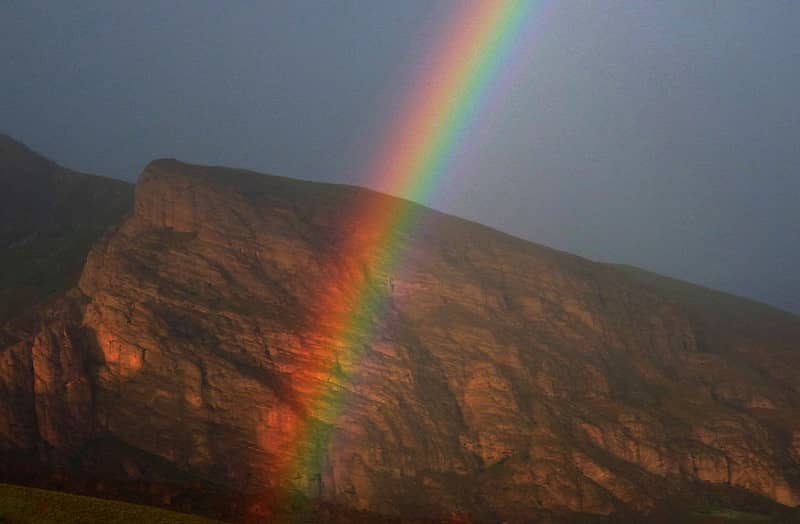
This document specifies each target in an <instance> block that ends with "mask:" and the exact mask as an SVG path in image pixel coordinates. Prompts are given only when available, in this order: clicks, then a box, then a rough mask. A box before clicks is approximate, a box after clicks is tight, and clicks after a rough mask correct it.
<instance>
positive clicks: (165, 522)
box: [0, 484, 218, 524]
mask: <svg viewBox="0 0 800 524" xmlns="http://www.w3.org/2000/svg"><path fill="white" fill-rule="evenodd" d="M67 522H69V523H74V524H90V523H97V522H105V523H109V524H123V523H130V522H142V523H144V522H147V523H152V524H172V523H176V524H212V523H214V522H218V521H214V520H210V519H206V518H203V517H198V516H196V515H187V514H184V513H176V512H174V511H168V510H164V509H159V508H151V507H148V506H139V505H136V504H129V503H127V502H118V501H113V500H104V499H98V498H93V497H84V496H80V495H71V494H68V493H60V492H57V491H46V490H42V489H35V488H28V487H24V486H11V485H8V484H0V523H2V524H62V523H67Z"/></svg>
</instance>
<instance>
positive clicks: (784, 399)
mask: <svg viewBox="0 0 800 524" xmlns="http://www.w3.org/2000/svg"><path fill="white" fill-rule="evenodd" d="M368 200H372V201H375V202H378V203H380V202H382V201H386V202H387V203H391V202H396V201H394V200H393V199H391V198H390V197H387V196H383V195H379V194H375V193H371V192H368V191H364V190H360V189H357V188H352V187H344V186H330V185H322V184H312V183H306V182H299V181H295V180H289V179H282V178H277V177H268V176H264V175H256V174H253V173H248V172H243V171H236V170H229V169H220V168H205V167H196V166H190V165H186V164H182V163H179V162H176V161H168V160H162V161H156V162H154V163H151V164H150V165H149V166H148V167H147V169H146V170H145V172H144V173H143V175H142V177H141V179H140V181H139V184H138V186H137V190H136V203H135V210H134V213H133V215H132V216H131V217H130V218H129V219H128V220H127V221H126V222H125V223H124V224H123V225H122V226H121V227H120V228H119V229H118V230H116V231H114V232H113V233H111V234H108V235H106V237H104V239H103V240H102V241H101V242H99V243H98V244H96V245H95V247H94V249H93V250H92V252H91V254H90V256H89V259H88V261H87V263H86V266H85V268H84V271H83V275H82V277H81V280H80V284H79V292H75V293H73V295H72V296H70V297H68V298H66V299H64V300H63V301H62V303H59V304H57V305H56V306H54V308H53V309H51V310H50V313H49V317H48V318H45V319H44V321H43V322H42V327H41V328H37V329H35V330H33V331H34V334H33V335H31V336H30V337H28V338H25V337H18V338H17V339H15V341H14V343H13V344H8V345H7V347H5V348H4V349H2V350H0V401H1V402H2V405H4V406H7V408H6V409H4V410H3V412H2V413H0V446H2V449H3V450H5V451H6V452H16V451H19V450H22V451H24V452H26V453H31V454H38V456H41V457H43V458H42V460H44V461H45V462H47V463H49V464H55V463H59V464H68V465H69V464H77V463H79V462H80V460H83V459H82V458H80V457H86V456H87V455H91V454H92V453H93V452H94V451H93V450H94V449H95V447H96V442H98V441H99V440H103V441H104V442H106V441H108V440H109V439H113V440H114V441H115V442H119V443H123V444H124V447H125V449H127V450H136V453H140V454H141V456H147V457H151V458H155V459H157V460H158V461H161V462H162V463H164V464H168V465H169V466H170V467H173V468H175V470H176V471H179V472H180V474H182V475H185V476H186V477H187V478H193V479H200V480H203V481H209V482H213V483H215V484H217V485H221V486H224V487H225V488H226V489H229V490H231V491H234V492H249V493H258V492H261V491H268V490H270V489H278V488H291V489H295V490H298V491H300V492H302V493H304V494H305V495H307V496H309V497H318V498H320V499H322V500H324V501H328V502H331V503H334V504H337V505H339V506H343V507H350V508H355V509H361V510H368V511H370V512H374V513H381V514H386V515H405V516H417V515H424V516H430V517H435V518H448V517H452V518H456V517H457V516H464V515H472V516H473V517H474V518H476V519H478V520H485V521H500V520H508V521H530V520H535V519H537V518H543V519H544V518H550V519H552V520H554V521H558V519H561V518H567V517H568V516H569V515H573V516H574V515H576V514H595V515H609V514H612V513H614V512H635V513H646V512H648V511H650V510H651V509H653V508H655V507H657V506H659V505H660V504H662V503H664V501H666V500H672V499H674V500H688V501H692V500H694V499H693V497H699V496H700V493H701V491H702V490H703V489H705V488H704V486H706V487H714V489H722V490H731V492H749V493H751V494H755V495H758V496H761V497H763V498H765V499H770V500H772V501H775V502H777V503H780V504H783V505H788V506H797V505H800V475H799V474H798V468H800V444H798V443H800V389H799V387H798V382H797V380H796V379H797V370H798V369H800V347H799V346H800V320H799V319H797V318H796V317H793V316H791V315H788V314H785V313H782V312H779V311H776V310H772V309H770V308H768V307H766V306H761V305H758V304H753V303H749V302H747V301H744V300H742V299H736V298H733V297H729V296H726V295H722V294H717V293H714V292H711V291H709V290H703V289H701V288H697V287H694V286H689V285H686V284H682V283H677V282H673V281H669V280H668V279H664V278H662V277H657V276H655V275H649V274H646V273H644V272H640V271H638V270H633V269H629V268H617V267H611V266H606V265H602V264H597V263H593V262H590V261H587V260H584V259H581V258H578V257H574V256H571V255H568V254H565V253H560V252H557V251H553V250H550V249H547V248H544V247H541V246H537V245H534V244H531V243H528V242H525V241H522V240H519V239H516V238H513V237H510V236H507V235H504V234H502V233H499V232H497V231H494V230H491V229H488V228H485V227H482V226H480V225H477V224H474V223H470V222H467V221H464V220H460V219H457V218H454V217H450V216H446V215H442V214H439V213H435V212H433V211H430V210H427V209H424V208H421V207H418V206H412V205H411V204H405V205H404V206H405V207H404V209H406V210H407V209H408V206H412V207H411V209H412V212H413V213H415V214H416V216H419V217H421V218H420V227H419V229H418V232H419V234H417V235H415V236H414V237H413V238H407V239H405V240H403V243H402V249H401V252H400V254H399V255H398V256H399V257H402V260H403V261H404V262H403V263H402V264H400V265H399V266H397V270H396V271H393V272H392V273H391V274H383V273H380V272H373V273H371V272H370V266H369V264H365V263H364V261H363V260H361V259H359V258H355V259H353V258H352V257H350V256H349V254H348V253H341V252H338V251H337V247H338V246H341V245H343V242H342V239H343V238H352V237H353V236H354V235H358V234H359V232H360V231H364V230H365V228H363V225H360V224H357V223H354V222H352V220H351V219H349V218H348V217H350V216H352V215H350V214H349V213H348V210H349V209H351V208H352V207H353V206H356V205H361V204H363V202H364V201H368ZM378 207H379V208H380V206H378ZM388 207H390V206H388ZM388 207H387V208H388ZM367 230H368V229H367ZM376 241H377V239H375V238H372V237H370V236H369V235H368V234H366V235H365V238H364V239H363V243H364V244H365V245H369V244H370V243H371V242H372V243H374V242H376ZM362 264H365V265H362ZM353 272H362V273H363V274H364V275H365V276H364V277H363V278H364V279H365V281H366V282H367V283H368V284H369V285H370V286H371V287H372V288H374V290H375V293H377V294H378V295H379V296H382V297H383V299H382V300H381V301H380V304H381V307H380V308H379V309H376V310H375V311H371V312H370V314H369V315H367V316H368V317H369V318H367V319H366V320H365V321H364V322H359V323H358V324H357V325H358V326H361V328H362V329H364V330H369V331H370V333H371V334H372V335H371V336H370V337H369V338H367V339H364V340H365V342H364V347H362V348H360V349H359V350H358V351H357V352H356V353H357V358H356V357H353V356H352V355H353V352H352V351H348V350H347V348H341V352H340V353H337V352H336V351H333V352H332V351H331V348H330V345H331V344H332V343H334V342H335V341H333V340H332V339H331V338H330V337H329V336H327V335H325V333H329V330H325V329H320V326H319V325H317V324H318V323H319V322H321V321H322V320H320V319H325V318H327V317H326V315H325V311H324V309H325V308H326V307H329V305H330V304H331V303H332V302H331V301H332V299H331V298H330V297H328V296H321V294H335V293H339V292H340V293H341V299H342V300H347V299H348V297H349V295H348V290H347V289H341V290H338V289H337V287H336V285H335V283H336V282H343V283H344V282H348V281H350V280H349V279H350V278H351V277H350V276H349V275H351V274H352V273H353ZM332 282H333V283H334V284H331V283H332ZM337 297H338V295H337ZM356 339H357V340H361V339H358V338H357V337H356ZM320 355H328V356H330V355H334V357H333V358H332V366H330V370H331V371H330V372H328V373H320V372H319V369H320V366H319V365H318V364H315V362H313V360H314V359H315V358H320ZM318 391H328V392H331V394H330V398H329V399H328V398H327V397H325V398H323V399H322V400H321V401H318V402H316V403H310V402H309V399H310V398H311V397H312V396H314V395H315V392H318ZM317 396H318V395H317ZM298 427H301V428H309V429H308V430H307V431H304V432H298V430H297V428H298ZM298 435H302V438H300V439H298ZM43 450H44V451H43ZM137 456H139V455H136V454H135V453H134V454H131V453H128V454H126V455H125V456H124V457H123V456H122V455H113V454H112V456H111V458H110V459H109V460H111V461H113V460H118V461H119V462H120V464H122V463H124V467H123V468H122V469H124V471H125V472H126V475H128V477H129V478H131V479H134V480H136V479H138V480H147V479H148V478H150V477H152V476H153V475H155V474H154V473H152V471H149V470H148V467H146V466H143V465H142V462H141V461H137V460H138V459H136V457H137ZM114 457H116V458H114ZM312 457H323V459H321V460H317V459H312ZM287 472H291V473H290V474H287ZM148 475H149V476H150V477H149V476H148ZM256 506H258V505H256ZM262 509H263V508H262ZM459 518H460V517H459Z"/></svg>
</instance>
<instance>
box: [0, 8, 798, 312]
mask: <svg viewBox="0 0 800 524" xmlns="http://www.w3.org/2000/svg"><path fill="white" fill-rule="evenodd" d="M165 5H166V7H165ZM458 5H459V4H458V2H445V3H437V4H434V5H433V6H432V4H431V3H430V2H427V1H426V2H361V1H358V2H270V3H264V2H257V3H256V2H254V3H246V2H199V1H185V2H168V3H161V2H150V3H140V2H108V1H97V2H80V3H66V2H39V3H34V2H27V1H25V2H22V1H20V2H15V1H11V2H8V1H6V2H3V3H0V49H2V50H3V55H4V63H3V67H2V69H0V84H1V85H2V86H3V93H2V96H1V97H0V129H1V130H3V131H5V132H7V133H10V134H12V135H14V136H15V137H17V138H19V139H20V140H22V141H24V142H26V143H27V144H28V145H30V146H31V147H33V148H34V149H37V150H39V151H41V152H43V153H44V154H46V155H48V156H50V157H51V158H53V159H55V160H57V161H59V162H61V163H63V164H65V165H68V166H70V167H73V168H76V169H80V170H83V171H89V172H95V173H99V174H106V175H110V176H116V177H119V178H125V179H128V180H132V179H134V178H135V176H136V174H137V173H138V171H139V170H140V169H141V167H142V166H143V165H144V164H145V163H146V162H147V161H148V160H150V159H152V158H155V157H163V156H168V157H177V158H180V159H184V160H187V161H193V162H198V163H213V164H223V165H232V166H242V167H247V168H251V169H256V170H261V171H268V172H273V173H277V174H283V175H288V176H296V177H301V178H310V179H316V180H326V181H337V182H353V183H367V184H369V183H370V180H369V175H368V174H365V173H364V168H365V165H366V163H367V161H368V160H369V158H370V155H371V154H372V153H373V152H374V150H375V148H376V147H378V146H379V145H380V140H381V138H382V137H383V136H384V134H385V130H386V126H387V125H388V124H389V122H390V121H391V116H392V115H391V111H392V108H394V107H396V106H397V103H398V101H399V100H402V99H403V98H404V96H405V92H406V90H407V89H408V87H409V86H410V83H409V82H410V78H411V74H412V72H413V70H414V66H415V64H416V63H417V62H418V61H419V60H420V58H421V57H422V56H423V55H424V53H425V52H426V50H427V49H428V48H429V47H430V46H431V45H433V43H434V42H436V36H437V34H436V31H437V27H439V26H440V22H441V21H442V20H443V19H444V17H446V16H447V15H448V14H449V13H451V12H452V11H453V10H454V9H457V8H458ZM535 16H536V17H537V19H536V26H535V34H534V35H533V37H532V38H530V39H528V40H525V42H526V44H525V45H526V46H529V47H530V48H529V49H524V50H523V51H524V52H522V53H519V54H518V55H517V56H518V59H517V61H515V62H513V63H510V64H509V66H508V67H509V68H516V69H515V70H514V71H513V73H514V75H515V77H514V78H515V84H514V85H513V86H512V87H510V88H509V87H506V88H504V89H497V90H496V92H494V93H493V92H490V93H489V96H490V102H491V104H492V111H491V112H490V113H486V114H483V115H482V116H480V117H479V120H478V122H476V126H475V127H474V128H473V129H472V130H471V132H470V133H469V134H468V136H467V137H466V139H465V142H464V146H465V147H464V150H463V152H462V154H461V155H460V157H459V158H458V160H457V161H456V162H455V163H454V165H453V166H452V168H453V170H454V171H453V173H452V174H451V176H450V177H449V178H448V180H449V181H450V183H449V184H448V185H447V187H446V188H445V189H443V190H442V191H441V192H440V193H439V195H438V196H437V199H436V200H435V201H434V202H432V204H433V205H434V207H440V208H443V209H445V210H447V211H450V212H453V213H456V214H459V215H463V216H466V217H468V218H472V219H475V220H478V221H480V222H484V223H487V224H489V225H493V226H496V227H499V228H500V229H503V230H506V231H509V232H512V233H514V234H517V235H520V236H523V237H525V238H529V239H532V240H534V241H537V242H542V243H545V244H548V245H551V246H553V247H557V248H560V249H565V250H568V251H573V252H576V253H579V254H582V255H585V256H589V257H591V258H596V259H601V260H609V261H617V262H626V263H632V264H636V265H640V266H643V267H646V268H649V269H653V270H656V271H659V272H662V273H666V274H669V275H673V276H676V277H679V278H683V279H687V280H690V281H694V282H699V283H702V284H706V285H709V286H712V287H717V288H720V289H724V290H728V291H732V292H735V293H739V294H743V295H746V296H752V297H755V298H758V299H760V300H764V301H766V302H769V303H773V304H776V305H779V306H781V307H784V308H789V309H792V310H793V311H795V312H800V278H797V276H796V268H797V266H798V264H799V263H800V226H798V224H800V206H799V205H798V204H800V104H799V103H798V98H797V93H799V92H800V67H798V65H797V64H800V43H799V41H798V35H797V27H798V24H800V4H798V3H796V2H734V1H729V2H697V1H695V0H692V1H686V2H678V1H676V2H669V3H661V2H658V3H656V2H607V3H606V2H558V3H555V2H553V3H544V4H542V5H541V7H540V8H539V9H538V11H537V14H536V15H535ZM519 57H522V58H519ZM491 96H495V97H496V98H494V99H492V98H491Z"/></svg>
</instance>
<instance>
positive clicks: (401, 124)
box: [279, 0, 533, 484]
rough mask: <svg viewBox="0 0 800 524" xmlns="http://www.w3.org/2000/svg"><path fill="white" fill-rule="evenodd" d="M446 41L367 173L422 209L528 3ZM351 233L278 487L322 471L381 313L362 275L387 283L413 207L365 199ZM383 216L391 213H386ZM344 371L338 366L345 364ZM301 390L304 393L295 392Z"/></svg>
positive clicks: (479, 5)
mask: <svg viewBox="0 0 800 524" xmlns="http://www.w3.org/2000/svg"><path fill="white" fill-rule="evenodd" d="M459 5H463V7H464V10H463V12H461V13H459V15H458V16H456V17H454V19H453V20H452V21H451V23H450V24H449V26H448V27H447V28H446V30H445V31H444V33H443V38H442V41H441V45H440V46H439V47H437V48H436V49H435V52H434V53H433V54H432V55H431V56H430V57H429V61H428V63H427V64H426V65H425V66H424V67H423V68H422V70H421V72H420V74H419V76H418V78H417V81H416V85H415V87H414V88H413V89H412V90H411V92H410V94H411V97H410V99H409V100H408V102H407V106H406V107H405V110H404V111H402V112H401V113H400V115H401V118H400V119H399V121H398V122H397V123H396V124H395V125H394V126H392V128H391V129H392V132H391V133H390V136H389V138H388V140H387V141H386V147H385V148H384V152H383V153H382V155H381V156H380V157H379V159H378V162H377V165H376V166H373V169H372V170H371V171H370V172H371V173H374V175H373V176H375V177H379V179H380V182H381V186H382V187H383V188H385V189H386V190H387V191H388V192H389V193H392V194H395V195H401V196H404V197H406V198H408V199H410V200H413V201H417V202H426V201H428V199H429V198H430V196H431V194H432V192H433V191H434V190H435V189H436V182H437V181H438V180H439V179H440V178H441V176H442V175H443V173H444V170H445V169H446V167H447V165H448V162H449V161H450V159H451V157H452V155H453V154H454V153H455V152H456V151H457V149H458V147H457V146H458V145H459V141H460V140H461V138H462V136H463V135H464V133H465V132H466V131H468V129H469V125H470V123H471V122H472V121H473V120H474V117H475V116H476V113H477V112H478V110H479V109H480V107H481V103H482V102H483V99H484V98H485V96H486V94H487V91H488V90H489V89H490V87H491V85H490V84H491V82H492V80H493V79H494V78H495V76H496V73H497V72H498V70H499V69H500V68H501V67H502V66H503V63H504V59H505V57H507V56H508V53H509V50H510V49H511V48H512V47H513V45H514V44H515V42H516V40H517V38H518V36H519V34H520V31H521V28H522V26H523V22H524V21H525V19H526V15H527V14H528V13H529V12H530V11H531V9H532V7H533V2H531V1H527V0H519V1H517V0H509V1H501V0H498V1H494V0H471V1H467V2H464V3H463V4H459ZM365 200H366V201H367V203H366V204H364V205H363V207H361V208H359V209H356V210H354V214H353V217H352V218H353V220H352V221H351V222H350V223H353V224H362V228H361V229H360V230H359V231H357V232H355V233H354V234H353V235H352V237H351V238H348V239H347V241H346V242H345V243H344V245H342V246H340V248H339V250H340V252H341V253H346V254H347V258H348V259H349V260H350V261H349V262H347V264H348V267H352V268H353V269H352V270H351V271H347V275H348V276H347V277H346V278H345V279H344V281H342V280H338V281H337V282H330V283H328V284H327V285H326V286H325V289H322V290H320V296H321V301H322V303H321V307H320V310H321V311H325V313H324V314H321V316H320V318H318V319H315V322H314V325H315V326H317V328H316V331H315V332H314V333H313V334H311V336H313V338H314V339H315V340H322V341H326V342H327V343H326V344H323V345H324V346H325V348H326V349H324V350H317V352H316V354H313V355H310V358H309V367H308V369H304V370H303V375H304V378H302V379H298V383H307V384H308V387H307V388H306V391H304V392H303V393H302V395H301V396H302V399H299V400H300V401H301V403H302V405H303V406H304V407H305V408H306V409H305V410H306V412H307V419H306V420H304V421H302V422H300V423H299V424H298V426H297V427H294V428H291V433H292V437H293V438H290V439H289V442H290V443H291V445H292V446H294V450H293V452H292V451H291V450H290V453H289V456H293V457H295V459H294V461H293V462H292V463H291V464H287V465H286V467H285V471H281V472H280V474H279V479H280V480H281V481H282V482H288V483H290V484H291V483H296V482H297V481H303V480H308V479H310V478H313V477H314V476H315V475H318V474H319V472H320V471H322V468H323V466H324V460H325V457H326V455H327V444H328V439H329V436H330V435H329V433H330V431H331V426H332V423H333V422H334V421H336V420H337V419H338V418H339V416H340V415H341V413H342V410H343V409H344V407H345V400H346V398H345V397H346V394H347V388H345V387H342V385H343V384H347V383H348V381H349V376H348V375H347V373H346V372H344V371H343V369H345V368H347V369H352V368H353V367H354V365H355V364H357V363H358V362H359V360H360V358H361V356H362V353H363V351H364V347H365V346H366V345H367V344H368V343H369V341H370V339H371V337H372V335H373V329H372V327H371V322H372V321H373V320H374V319H375V318H380V316H381V313H382V309H383V308H385V307H386V300H385V294H384V293H383V292H381V291H380V290H378V289H376V288H375V286H374V284H373V282H374V281H375V279H374V278H370V277H368V276H367V275H365V274H364V272H363V270H362V269H363V268H364V267H366V268H368V273H369V274H371V275H373V276H380V277H385V276H388V275H391V274H393V272H395V271H397V270H399V269H400V264H401V263H402V262H403V257H402V256H401V251H402V248H403V246H404V242H403V241H402V239H403V238H405V237H407V236H408V235H409V234H411V233H413V232H414V229H415V227H414V224H415V218H417V217H415V216H414V211H413V206H411V205H408V203H407V202H404V201H402V200H397V199H382V198H375V199H365ZM387 206H389V207H387ZM343 361H344V362H345V364H346V365H345V366H342V365H341V364H342V362H343ZM301 389H302V388H301Z"/></svg>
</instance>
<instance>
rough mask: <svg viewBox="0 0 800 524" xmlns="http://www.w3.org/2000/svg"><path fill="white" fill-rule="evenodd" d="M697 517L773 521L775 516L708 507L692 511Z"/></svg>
mask: <svg viewBox="0 0 800 524" xmlns="http://www.w3.org/2000/svg"><path fill="white" fill-rule="evenodd" d="M692 515H693V516H695V517H706V518H717V519H727V520H735V521H742V522H773V521H774V517H772V516H770V515H764V514H763V513H751V512H749V511H739V510H735V509H730V508H706V509H702V510H698V511H695V512H693V513H692Z"/></svg>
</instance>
